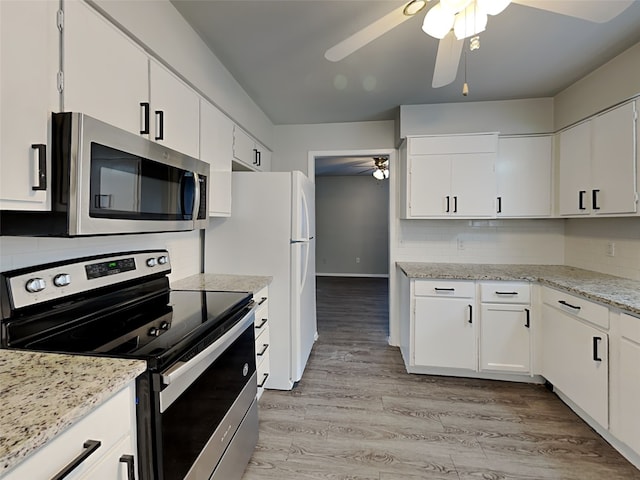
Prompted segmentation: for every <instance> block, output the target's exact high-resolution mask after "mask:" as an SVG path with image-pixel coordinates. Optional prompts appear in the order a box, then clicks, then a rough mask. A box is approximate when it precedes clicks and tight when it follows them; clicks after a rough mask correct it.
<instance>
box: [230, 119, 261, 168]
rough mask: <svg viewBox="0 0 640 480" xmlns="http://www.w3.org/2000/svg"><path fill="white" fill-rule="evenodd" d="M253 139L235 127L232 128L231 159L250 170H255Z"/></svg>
mask: <svg viewBox="0 0 640 480" xmlns="http://www.w3.org/2000/svg"><path fill="white" fill-rule="evenodd" d="M255 148H256V146H255V142H254V141H253V138H251V137H250V136H249V135H247V134H246V133H245V132H244V131H243V130H242V129H241V128H240V127H238V126H237V125H234V126H233V157H234V158H235V159H236V160H238V161H240V162H242V163H243V164H245V166H247V167H249V168H250V169H255V168H256V150H255Z"/></svg>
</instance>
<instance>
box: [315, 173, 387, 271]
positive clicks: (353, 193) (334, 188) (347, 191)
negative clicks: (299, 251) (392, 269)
mask: <svg viewBox="0 0 640 480" xmlns="http://www.w3.org/2000/svg"><path fill="white" fill-rule="evenodd" d="M388 225H389V181H388V180H385V181H378V180H376V179H375V178H373V176H371V175H362V176H344V177H316V272H317V273H318V274H319V275H323V274H339V275H354V276H355V275H358V276H359V275H362V276H369V275H387V274H388V272H389V230H388ZM356 257H358V258H360V262H359V263H356Z"/></svg>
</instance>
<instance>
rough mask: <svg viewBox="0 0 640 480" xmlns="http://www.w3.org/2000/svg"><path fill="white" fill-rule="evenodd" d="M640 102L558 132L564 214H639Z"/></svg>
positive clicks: (615, 109) (560, 196)
mask: <svg viewBox="0 0 640 480" xmlns="http://www.w3.org/2000/svg"><path fill="white" fill-rule="evenodd" d="M636 108H637V107H636V102H630V103H626V104H623V105H621V106H619V107H616V108H614V109H612V110H609V111H607V112H605V113H602V114H600V115H597V116H595V117H593V118H591V119H589V120H587V121H585V122H583V123H580V124H578V125H576V126H573V127H571V128H568V129H566V130H564V131H562V132H560V134H559V142H560V147H559V192H560V193H559V202H558V213H559V214H560V215H561V216H577V215H587V216H588V215H617V214H626V215H628V214H635V213H636V212H637V172H636V168H637V167H636V162H637V159H636V156H637V152H636V148H637V146H636V122H637V111H636Z"/></svg>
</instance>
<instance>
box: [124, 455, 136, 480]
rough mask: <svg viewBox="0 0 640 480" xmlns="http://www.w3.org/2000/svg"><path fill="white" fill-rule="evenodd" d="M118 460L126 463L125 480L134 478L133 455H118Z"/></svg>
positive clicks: (134, 479)
mask: <svg viewBox="0 0 640 480" xmlns="http://www.w3.org/2000/svg"><path fill="white" fill-rule="evenodd" d="M120 462H121V463H126V464H127V480H136V471H135V468H134V462H133V455H122V456H121V457H120Z"/></svg>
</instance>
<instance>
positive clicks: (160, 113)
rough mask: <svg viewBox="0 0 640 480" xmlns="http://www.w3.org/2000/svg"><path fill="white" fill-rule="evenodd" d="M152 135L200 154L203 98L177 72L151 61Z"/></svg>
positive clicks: (178, 148)
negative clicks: (201, 103)
mask: <svg viewBox="0 0 640 480" xmlns="http://www.w3.org/2000/svg"><path fill="white" fill-rule="evenodd" d="M149 85H150V89H149V97H150V99H151V112H150V116H151V118H152V120H151V122H150V123H151V139H152V140H155V141H156V142H158V143H162V144H163V145H166V146H167V147H169V148H173V149H174V150H177V151H179V152H182V153H186V154H187V155H191V156H192V157H196V158H197V157H198V156H199V132H200V128H199V127H200V113H199V112H200V99H199V98H198V95H197V94H196V92H194V91H193V90H191V88H189V87H188V86H187V85H186V84H184V83H183V82H182V80H180V79H179V78H178V77H176V76H175V75H174V74H173V73H171V72H170V71H168V70H167V69H166V68H164V67H163V66H162V65H160V64H159V63H157V62H156V61H154V60H152V61H150V63H149Z"/></svg>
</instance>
